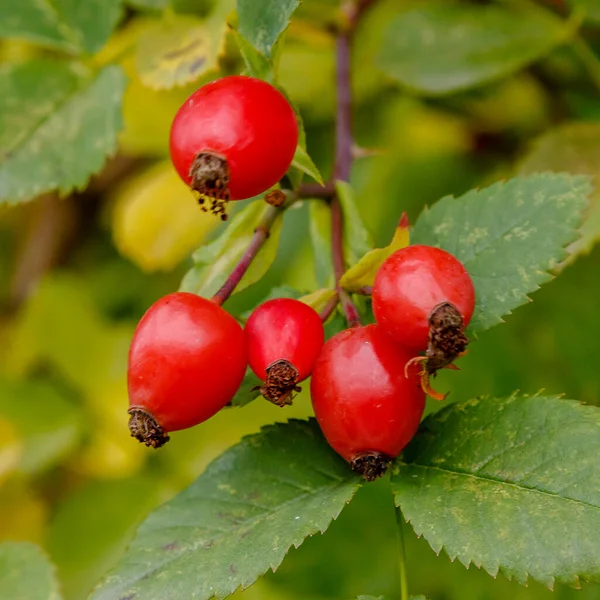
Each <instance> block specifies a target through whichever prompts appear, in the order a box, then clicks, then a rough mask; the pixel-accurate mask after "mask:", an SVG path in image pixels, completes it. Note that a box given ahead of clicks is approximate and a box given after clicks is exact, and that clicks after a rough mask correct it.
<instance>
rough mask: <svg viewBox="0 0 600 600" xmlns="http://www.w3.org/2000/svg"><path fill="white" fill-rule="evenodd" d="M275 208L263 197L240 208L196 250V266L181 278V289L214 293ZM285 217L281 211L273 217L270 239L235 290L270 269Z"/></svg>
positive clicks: (203, 294)
mask: <svg viewBox="0 0 600 600" xmlns="http://www.w3.org/2000/svg"><path fill="white" fill-rule="evenodd" d="M273 210H274V209H273V208H272V207H270V206H268V205H267V204H265V203H264V202H263V201H262V200H256V201H255V202H252V203H250V204H249V205H248V206H246V208H244V209H243V210H242V211H240V212H239V213H238V214H237V215H236V216H235V217H234V218H233V219H232V221H231V223H230V224H229V226H228V227H227V229H226V230H225V232H224V233H223V234H222V235H221V236H220V237H219V238H217V239H216V240H215V241H214V242H212V243H210V244H207V245H205V246H202V247H200V248H199V249H198V250H197V251H196V252H195V253H194V255H193V259H194V267H193V268H192V269H191V270H190V271H188V273H187V275H186V276H185V278H184V280H183V281H182V283H181V291H184V292H194V293H195V294H198V295H200V296H206V297H209V296H212V295H213V294H214V293H215V292H216V291H217V290H218V289H219V288H220V287H221V285H223V283H224V282H225V280H226V279H227V276H228V275H229V273H230V272H231V271H232V269H233V267H234V266H235V265H236V264H237V263H238V261H239V260H240V258H241V257H242V255H243V254H244V251H245V250H246V248H247V247H248V244H249V243H250V241H251V240H252V237H253V236H254V231H255V229H256V228H257V227H258V226H259V224H260V223H261V221H262V219H263V218H264V217H265V215H266V214H267V213H271V212H272V211H273ZM282 220H283V213H281V212H279V213H278V214H277V215H276V216H275V218H274V221H273V225H272V226H271V233H270V235H269V238H268V240H267V241H266V242H265V244H264V245H263V246H262V248H261V249H260V250H259V252H258V254H257V255H256V258H255V259H254V260H253V261H252V264H251V265H250V268H249V269H248V270H247V271H246V274H245V275H244V277H243V278H242V280H241V281H240V283H239V285H238V286H237V288H236V292H240V291H241V290H243V289H244V288H246V287H248V286H249V285H252V284H253V283H255V282H256V281H258V280H259V279H260V278H261V277H262V276H263V275H264V274H265V273H266V272H267V271H268V269H269V267H270V266H271V264H272V263H273V261H274V260H275V255H276V254H277V246H278V244H279V235H280V233H281V226H282Z"/></svg>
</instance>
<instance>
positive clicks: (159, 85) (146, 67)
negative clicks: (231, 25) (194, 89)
mask: <svg viewBox="0 0 600 600" xmlns="http://www.w3.org/2000/svg"><path fill="white" fill-rule="evenodd" d="M225 31H226V27H225V23H224V22H223V21H222V20H220V21H219V22H215V19H209V20H208V21H203V20H202V19H198V18H196V17H191V16H183V15H172V16H171V18H169V19H161V20H159V21H157V22H156V23H154V24H153V25H152V26H150V27H148V28H146V29H145V30H144V31H143V32H142V34H141V35H140V37H139V40H138V45H137V49H136V62H137V69H138V72H139V74H140V79H141V80H142V83H143V84H144V85H146V86H148V87H150V88H152V89H155V90H159V89H168V88H172V87H175V86H178V85H179V86H181V85H185V84H186V83H190V82H192V81H195V80H196V79H198V78H199V77H200V76H201V75H203V74H205V73H207V72H208V71H211V70H216V69H217V67H218V57H219V50H220V47H221V44H222V41H223V37H224V34H225Z"/></svg>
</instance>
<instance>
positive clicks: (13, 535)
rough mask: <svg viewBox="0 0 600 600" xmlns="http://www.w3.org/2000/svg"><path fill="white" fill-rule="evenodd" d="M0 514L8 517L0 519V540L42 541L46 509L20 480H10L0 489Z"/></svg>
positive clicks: (46, 514)
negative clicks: (8, 516)
mask: <svg viewBox="0 0 600 600" xmlns="http://www.w3.org/2000/svg"><path fill="white" fill-rule="evenodd" d="M0 514H2V515H10V518H7V519H0V540H13V541H18V542H34V543H41V542H42V541H43V540H44V538H45V531H44V530H45V526H46V522H47V518H48V509H47V508H46V505H45V504H44V503H43V502H42V500H40V498H38V497H37V496H35V495H34V493H33V492H32V491H31V490H30V489H29V488H28V487H26V486H25V484H24V482H23V481H22V480H21V479H11V480H10V481H9V482H7V484H6V485H4V486H3V487H2V488H1V489H0Z"/></svg>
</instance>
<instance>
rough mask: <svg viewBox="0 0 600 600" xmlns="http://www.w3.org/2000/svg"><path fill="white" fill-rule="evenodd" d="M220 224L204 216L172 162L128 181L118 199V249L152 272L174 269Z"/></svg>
mask: <svg viewBox="0 0 600 600" xmlns="http://www.w3.org/2000/svg"><path fill="white" fill-rule="evenodd" d="M219 223H220V221H219V219H217V218H215V216H214V215H211V214H209V213H204V212H202V211H201V210H200V208H199V207H198V204H197V202H196V200H195V198H194V195H193V194H192V192H191V191H190V189H189V188H188V187H187V186H186V185H185V184H184V183H183V182H182V181H181V179H180V178H179V176H178V175H177V173H176V172H175V170H174V169H173V167H172V166H171V163H170V162H167V161H165V162H161V163H159V164H157V165H155V166H154V167H153V168H151V169H150V170H148V171H146V172H145V173H143V174H141V175H138V176H136V177H134V178H132V179H130V180H128V181H127V182H126V183H125V184H124V185H123V186H122V187H121V188H120V189H119V190H118V191H117V193H116V206H115V211H114V218H113V235H114V238H115V243H116V245H117V248H118V249H119V251H120V252H121V253H122V254H123V255H125V256H127V258H129V259H131V260H132V261H133V262H135V263H136V264H137V265H138V266H140V267H141V268H142V269H144V270H146V271H154V270H165V271H168V270H170V269H173V268H174V267H175V266H177V265H178V264H179V263H180V262H181V261H182V260H183V259H184V258H186V256H187V255H188V254H189V253H190V252H191V251H192V250H193V249H194V248H196V247H197V246H199V245H200V244H201V243H202V242H203V241H204V240H205V239H206V237H207V236H208V235H209V234H210V233H211V232H212V231H213V230H214V229H215V228H216V227H217V225H219Z"/></svg>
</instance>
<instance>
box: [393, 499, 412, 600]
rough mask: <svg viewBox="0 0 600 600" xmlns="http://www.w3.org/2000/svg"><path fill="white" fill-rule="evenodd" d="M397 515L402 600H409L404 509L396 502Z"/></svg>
mask: <svg viewBox="0 0 600 600" xmlns="http://www.w3.org/2000/svg"><path fill="white" fill-rule="evenodd" d="M394 514H395V515H396V539H397V541H398V570H399V572H400V600H408V598H409V596H408V578H407V574H406V548H405V546H404V528H403V527H404V525H403V518H402V511H401V510H400V508H398V507H397V506H396V503H395V502H394Z"/></svg>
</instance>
